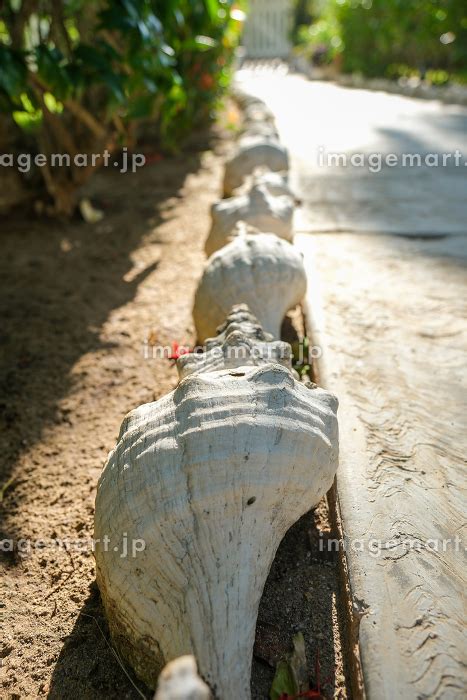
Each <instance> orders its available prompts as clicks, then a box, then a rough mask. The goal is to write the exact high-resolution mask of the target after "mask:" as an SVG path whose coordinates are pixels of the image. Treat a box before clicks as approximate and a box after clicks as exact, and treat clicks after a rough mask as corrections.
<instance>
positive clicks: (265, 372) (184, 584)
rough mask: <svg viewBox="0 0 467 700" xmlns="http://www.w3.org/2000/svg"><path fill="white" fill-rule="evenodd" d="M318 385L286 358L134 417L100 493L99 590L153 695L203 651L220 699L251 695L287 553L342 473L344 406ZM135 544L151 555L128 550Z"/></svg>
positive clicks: (116, 637)
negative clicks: (270, 592)
mask: <svg viewBox="0 0 467 700" xmlns="http://www.w3.org/2000/svg"><path fill="white" fill-rule="evenodd" d="M312 386H313V385H310V387H312ZM310 387H308V386H306V385H304V384H302V383H301V382H298V381H296V380H295V379H294V378H293V377H292V375H291V374H290V372H289V371H288V370H287V369H286V368H285V367H281V366H280V365H277V364H275V365H265V366H264V367H242V368H238V369H230V370H222V371H218V372H210V373H207V374H199V375H195V376H189V377H186V379H184V380H183V381H181V382H180V384H179V386H178V387H177V389H175V391H173V392H172V393H170V394H168V395H167V396H165V397H163V398H161V399H160V400H159V401H156V402H155V403H150V404H146V405H144V406H140V407H139V408H137V409H136V410H134V411H132V412H131V413H129V414H128V415H127V417H126V418H125V420H124V422H123V424H122V427H121V430H120V436H119V439H118V443H117V446H116V447H115V449H114V450H113V452H111V454H110V456H109V459H108V462H107V464H106V466H105V467H104V470H103V473H102V476H101V478H100V480H99V484H98V489H97V497H96V511H95V538H96V540H97V541H96V551H95V557H96V565H97V582H98V585H99V588H100V591H101V595H102V601H103V604H104V609H105V612H106V615H107V618H108V621H109V625H110V631H111V635H112V639H113V642H114V644H115V646H116V648H117V650H118V652H119V653H120V655H121V656H122V657H123V658H124V659H125V660H127V661H129V662H130V663H131V665H132V666H133V667H134V669H135V671H136V672H137V674H138V675H139V676H140V677H141V678H143V679H144V680H145V681H146V683H147V684H148V685H149V686H150V687H152V688H153V687H155V685H156V681H157V675H158V673H159V672H160V670H161V668H162V667H163V666H164V664H165V663H166V662H167V661H170V660H172V659H174V658H177V657H178V656H181V655H184V654H193V655H194V656H195V657H196V659H197V662H198V667H199V671H200V674H201V676H202V677H203V678H204V679H205V681H206V682H207V683H208V684H209V686H210V688H211V690H212V692H213V694H214V695H215V697H217V698H221V699H222V700H238V698H242V700H243V699H245V700H246V699H247V698H249V697H250V672H251V660H252V651H253V642H254V637H255V625H256V618H257V613H258V607H259V602H260V598H261V594H262V591H263V587H264V583H265V581H266V577H267V575H268V572H269V568H270V566H271V563H272V561H273V558H274V555H275V552H276V550H277V547H278V545H279V543H280V541H281V540H282V538H283V537H284V535H285V533H286V532H287V530H288V529H289V527H291V525H293V523H295V522H296V521H297V520H298V519H299V518H300V517H301V516H302V515H304V513H306V512H307V511H308V510H309V509H310V508H312V507H313V506H315V505H316V504H317V503H318V502H319V500H320V499H321V497H322V496H323V495H324V494H325V493H326V491H327V490H328V489H329V487H330V486H331V484H332V481H333V478H334V474H335V472H336V468H337V456H338V429H337V419H336V409H337V399H336V398H335V397H334V396H332V395H331V394H329V393H328V392H326V391H324V390H322V389H318V388H315V389H313V388H310ZM105 536H107V537H108V547H107V549H106V548H105V547H104V546H103V544H102V543H103V542H104V537H105ZM122 537H126V538H127V541H128V543H129V544H131V543H133V542H141V541H144V542H145V545H146V547H145V549H144V551H140V552H139V553H138V554H136V555H135V556H131V554H130V552H129V553H128V556H122V554H121V542H122ZM116 550H117V551H116Z"/></svg>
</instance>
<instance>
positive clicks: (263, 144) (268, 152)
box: [224, 136, 289, 197]
mask: <svg viewBox="0 0 467 700" xmlns="http://www.w3.org/2000/svg"><path fill="white" fill-rule="evenodd" d="M260 166H265V167H267V168H269V170H273V171H279V172H280V171H282V170H288V169H289V157H288V154H287V150H286V149H285V148H284V147H283V146H281V144H280V143H279V141H277V140H276V139H274V138H268V137H265V136H251V137H250V136H244V137H242V138H241V139H239V140H238V142H237V146H236V150H235V153H234V154H233V156H232V157H231V158H229V159H228V160H227V162H226V164H225V174H224V195H225V196H226V197H230V196H232V194H233V193H234V190H235V189H237V187H240V186H241V185H242V183H243V181H244V180H245V178H246V177H247V176H248V175H251V173H253V172H254V170H255V168H258V167H260Z"/></svg>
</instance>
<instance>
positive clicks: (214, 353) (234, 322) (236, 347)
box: [177, 304, 293, 379]
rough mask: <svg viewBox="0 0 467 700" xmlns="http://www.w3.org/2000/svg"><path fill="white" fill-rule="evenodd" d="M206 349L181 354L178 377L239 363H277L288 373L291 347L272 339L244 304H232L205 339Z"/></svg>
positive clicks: (182, 377) (254, 364)
mask: <svg viewBox="0 0 467 700" xmlns="http://www.w3.org/2000/svg"><path fill="white" fill-rule="evenodd" d="M204 345H205V351H204V352H202V353H190V354H186V355H181V357H179V359H178V360H177V370H178V375H179V377H180V379H184V378H185V377H187V376H188V375H190V374H201V373H204V372H213V371H214V370H219V369H231V368H234V367H241V366H246V365H248V366H260V365H265V364H270V363H275V362H277V363H278V364H281V365H283V366H284V367H286V368H287V369H288V370H290V371H291V372H292V371H293V369H292V348H291V346H290V345H289V343H284V342H283V341H281V340H273V337H272V335H270V334H269V333H265V332H264V330H263V328H262V327H261V324H260V323H259V321H258V319H257V318H256V317H255V316H253V314H252V313H251V311H250V310H249V308H248V306H247V305H246V304H238V305H237V306H234V307H233V308H232V309H231V311H230V313H229V315H228V316H227V318H226V320H225V322H224V323H223V324H222V326H220V328H218V331H217V336H216V337H215V338H208V339H207V340H206V342H205V344H204Z"/></svg>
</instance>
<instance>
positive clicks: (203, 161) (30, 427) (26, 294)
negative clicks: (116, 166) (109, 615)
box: [0, 136, 347, 700]
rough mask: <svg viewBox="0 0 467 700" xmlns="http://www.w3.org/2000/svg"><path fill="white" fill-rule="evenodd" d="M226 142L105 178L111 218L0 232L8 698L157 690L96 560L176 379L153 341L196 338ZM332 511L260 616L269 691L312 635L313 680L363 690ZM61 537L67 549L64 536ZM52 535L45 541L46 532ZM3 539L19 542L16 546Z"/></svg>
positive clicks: (16, 226)
mask: <svg viewBox="0 0 467 700" xmlns="http://www.w3.org/2000/svg"><path fill="white" fill-rule="evenodd" d="M225 148H226V138H225V137H224V138H220V137H219V136H217V137H216V138H215V139H214V141H213V142H212V141H211V143H210V144H208V142H207V141H206V143H205V144H204V145H200V141H199V139H198V143H197V146H196V147H193V148H192V149H191V150H189V151H188V152H186V153H184V155H183V157H179V158H174V159H165V160H163V161H160V162H158V163H154V164H153V165H149V166H147V167H145V168H144V170H142V171H141V172H139V173H137V174H134V175H130V174H127V175H119V174H118V173H116V172H110V171H108V172H105V173H102V174H99V175H98V176H97V177H96V178H95V180H94V184H93V197H94V201H95V202H97V204H98V205H100V206H101V207H102V208H104V209H105V212H106V216H105V219H104V221H103V222H101V223H99V224H97V225H94V226H93V225H89V224H84V223H82V222H78V221H76V222H72V223H69V224H61V223H58V222H51V221H45V220H43V221H34V220H31V219H26V218H21V216H16V217H15V218H13V219H11V220H10V221H8V222H7V223H5V222H3V223H2V226H1V234H0V236H1V248H2V256H1V258H0V279H1V286H2V293H1V316H2V324H1V328H0V350H1V360H0V392H1V393H0V396H1V399H0V425H1V437H0V441H1V442H0V455H1V460H2V466H1V474H0V489H1V495H2V496H3V501H2V503H1V508H2V513H1V515H2V526H1V533H0V539H2V540H7V541H8V542H10V541H11V542H13V543H14V546H13V551H4V552H2V553H1V560H0V563H1V565H2V567H3V573H2V593H1V599H0V613H1V620H2V639H1V642H0V659H1V661H2V665H1V668H0V695H1V697H5V698H12V699H13V698H37V697H49V698H81V699H83V700H84V699H86V698H92V699H97V698H119V699H123V698H136V697H150V696H151V693H150V691H149V690H148V689H147V688H145V687H143V686H142V685H141V684H139V683H138V682H137V681H136V680H135V678H134V677H133V675H132V674H131V671H129V670H127V669H124V668H123V667H122V666H121V664H120V663H119V661H118V659H117V658H116V656H115V653H114V652H113V650H112V648H111V645H110V642H109V639H108V632H107V627H106V623H105V619H104V618H103V614H102V610H101V605H100V599H99V592H98V590H97V587H96V585H95V582H94V560H93V556H92V553H91V552H90V546H89V544H90V539H91V537H92V534H93V512H94V497H95V489H96V483H97V479H98V477H99V474H100V471H101V469H102V465H103V463H104V461H105V458H106V455H107V453H108V451H109V450H110V449H111V448H112V446H113V445H114V442H115V439H116V437H117V434H118V430H119V427H120V423H121V421H122V418H123V416H124V415H125V413H126V412H127V411H129V410H130V409H132V408H133V407H135V406H136V405H138V404H141V403H144V402H148V401H152V400H154V399H156V398H158V397H159V396H161V395H163V394H164V393H166V392H168V391H170V390H171V389H172V388H173V387H174V385H175V383H176V371H175V369H174V368H173V367H172V366H171V364H170V362H168V361H166V360H152V361H149V360H146V359H144V352H143V351H144V342H145V339H146V338H147V337H148V336H149V337H151V339H152V342H157V343H161V344H164V345H165V344H170V343H171V342H172V341H174V340H175V341H178V342H182V343H192V342H193V341H194V333H193V325H192V320H191V304H192V299H193V294H194V291H195V286H196V282H197V279H198V277H199V275H200V273H201V270H202V266H203V263H204V256H203V253H202V245H203V242H204V239H205V237H206V234H207V231H208V226H209V207H210V205H211V203H212V202H214V201H215V200H216V199H217V198H218V196H219V185H220V181H221V174H222V156H223V153H224V152H225ZM320 529H322V530H323V531H324V532H325V533H327V534H329V520H328V517H327V512H326V504H325V502H323V503H322V504H321V506H320V507H319V508H318V509H317V511H316V513H315V514H309V515H307V516H305V517H304V518H303V519H302V520H301V521H300V522H299V523H298V524H297V525H296V526H295V527H294V528H293V529H292V530H291V531H290V533H289V534H288V535H287V538H286V540H285V541H284V542H283V544H282V546H281V548H280V551H279V554H278V557H277V559H276V561H275V563H274V566H273V569H272V571H271V575H270V577H269V580H268V583H267V586H266V591H265V595H264V597H263V602H262V605H261V611H260V615H259V622H258V635H257V636H258V638H257V643H256V649H255V659H254V668H253V680H252V685H253V697H254V698H266V697H267V695H268V690H269V687H270V683H271V680H272V677H273V672H274V671H273V669H274V665H275V663H276V661H277V660H278V658H280V657H281V656H282V655H283V654H284V653H285V652H286V651H287V650H288V649H289V646H290V642H291V638H292V635H293V633H294V632H295V631H297V630H298V629H302V630H303V632H304V634H305V637H306V640H307V651H308V657H309V661H310V675H311V677H312V678H313V681H314V682H315V681H316V678H315V675H316V674H315V662H316V659H317V658H318V657H319V659H320V664H321V673H320V676H321V682H322V690H323V694H324V696H325V697H333V696H334V695H335V696H336V697H347V692H346V689H345V678H344V671H343V662H342V654H341V642H340V634H341V624H340V621H339V617H338V606H337V603H336V601H337V599H338V597H339V590H338V578H337V562H336V561H335V559H334V558H333V557H332V556H329V555H327V554H323V553H320V552H319V551H318V542H319V539H320V538H319V530H320ZM57 539H59V540H63V541H64V542H65V543H67V548H65V547H59V546H57V545H56V544H53V540H57ZM41 541H42V542H41ZM3 548H4V549H8V550H9V548H10V546H9V544H8V545H6V546H5V545H4V547H3Z"/></svg>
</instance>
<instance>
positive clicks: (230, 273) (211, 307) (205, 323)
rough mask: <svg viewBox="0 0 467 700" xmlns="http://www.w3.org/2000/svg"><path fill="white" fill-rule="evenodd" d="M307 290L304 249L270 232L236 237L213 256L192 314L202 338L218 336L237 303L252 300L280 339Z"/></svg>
mask: <svg viewBox="0 0 467 700" xmlns="http://www.w3.org/2000/svg"><path fill="white" fill-rule="evenodd" d="M305 291H306V273H305V268H304V265H303V258H302V255H301V253H300V252H299V251H298V250H297V249H296V248H295V247H294V246H293V245H292V244H291V243H288V242H287V241H284V240H282V239H281V238H278V237H277V236H275V235H273V234H270V233H258V234H250V233H247V234H244V235H238V236H235V237H234V239H233V240H232V241H231V242H230V243H228V244H227V245H226V246H224V247H223V248H221V249H220V250H218V251H217V252H216V253H214V254H213V255H211V257H210V258H209V260H208V261H207V264H206V267H205V269H204V273H203V275H202V277H201V280H200V281H199V284H198V288H197V290H196V294H195V303H194V307H193V319H194V322H195V328H196V332H197V337H198V340H199V341H200V342H204V341H205V340H206V338H210V337H211V336H213V335H215V333H216V329H217V327H218V326H219V325H220V324H221V323H222V322H223V320H224V319H225V317H226V315H227V314H228V313H229V311H230V309H231V307H232V306H233V305H234V304H241V303H244V304H248V307H249V308H250V310H251V312H252V313H253V314H254V315H255V316H256V317H257V318H258V320H259V322H260V324H261V325H262V326H263V328H264V330H265V331H266V332H267V333H271V335H272V336H273V337H274V338H275V339H277V340H278V339H279V338H280V329H281V325H282V320H283V318H284V315H285V314H286V313H287V311H288V310H289V309H292V308H294V307H295V306H296V305H297V304H298V303H299V302H300V301H301V300H302V298H303V296H304V294H305Z"/></svg>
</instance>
